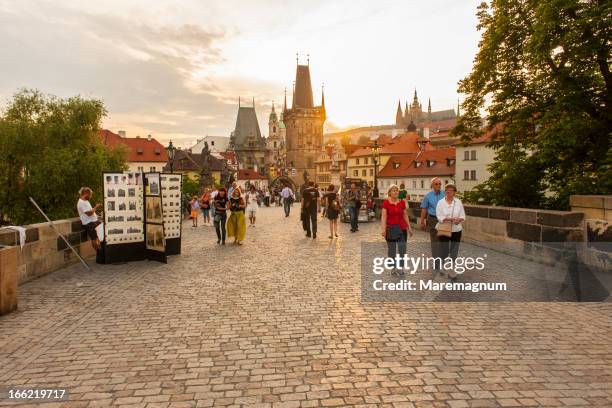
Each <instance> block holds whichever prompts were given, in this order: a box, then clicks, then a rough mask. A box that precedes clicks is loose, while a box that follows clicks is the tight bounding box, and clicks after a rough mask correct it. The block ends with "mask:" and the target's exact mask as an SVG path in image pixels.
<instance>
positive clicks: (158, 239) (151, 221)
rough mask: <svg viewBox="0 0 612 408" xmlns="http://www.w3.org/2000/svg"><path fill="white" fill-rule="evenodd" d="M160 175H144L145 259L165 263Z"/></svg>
mask: <svg viewBox="0 0 612 408" xmlns="http://www.w3.org/2000/svg"><path fill="white" fill-rule="evenodd" d="M160 183H161V180H160V173H145V174H144V189H145V194H144V205H145V224H144V230H145V247H146V255H147V259H153V260H156V261H160V262H167V259H166V237H165V235H164V217H163V206H162V193H161V184H160Z"/></svg>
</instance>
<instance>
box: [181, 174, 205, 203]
mask: <svg viewBox="0 0 612 408" xmlns="http://www.w3.org/2000/svg"><path fill="white" fill-rule="evenodd" d="M181 190H182V193H183V197H187V198H189V199H190V200H191V199H192V198H193V196H199V195H200V181H199V180H196V179H192V178H190V177H189V176H187V175H184V176H183V185H182V187H181Z"/></svg>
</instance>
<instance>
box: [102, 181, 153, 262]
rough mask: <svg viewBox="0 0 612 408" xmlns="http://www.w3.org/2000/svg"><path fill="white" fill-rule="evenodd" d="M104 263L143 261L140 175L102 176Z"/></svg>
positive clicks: (142, 198) (143, 245)
mask: <svg viewBox="0 0 612 408" xmlns="http://www.w3.org/2000/svg"><path fill="white" fill-rule="evenodd" d="M102 178H103V185H104V242H103V247H102V252H103V256H102V259H101V260H102V261H103V263H116V262H128V261H138V260H142V259H146V254H145V243H144V209H143V208H144V186H143V182H144V180H143V175H142V173H104V174H103V176H102Z"/></svg>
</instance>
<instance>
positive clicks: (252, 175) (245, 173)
mask: <svg viewBox="0 0 612 408" xmlns="http://www.w3.org/2000/svg"><path fill="white" fill-rule="evenodd" d="M236 179H237V180H267V179H268V178H267V177H266V176H264V175H262V174H259V173H258V172H256V171H255V170H251V169H240V170H238V176H237V177H236Z"/></svg>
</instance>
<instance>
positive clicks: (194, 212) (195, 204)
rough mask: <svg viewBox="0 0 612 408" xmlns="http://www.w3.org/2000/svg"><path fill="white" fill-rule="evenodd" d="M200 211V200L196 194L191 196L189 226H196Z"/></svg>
mask: <svg viewBox="0 0 612 408" xmlns="http://www.w3.org/2000/svg"><path fill="white" fill-rule="evenodd" d="M199 212H200V200H198V197H197V196H193V197H191V226H192V227H193V228H195V227H197V226H198V213H199Z"/></svg>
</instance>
